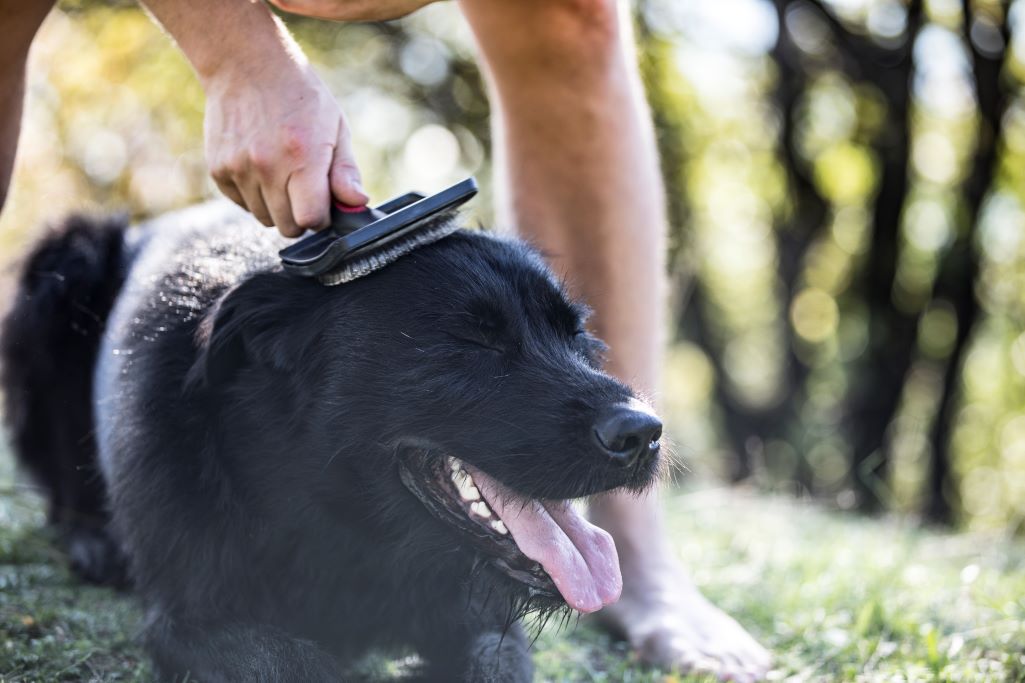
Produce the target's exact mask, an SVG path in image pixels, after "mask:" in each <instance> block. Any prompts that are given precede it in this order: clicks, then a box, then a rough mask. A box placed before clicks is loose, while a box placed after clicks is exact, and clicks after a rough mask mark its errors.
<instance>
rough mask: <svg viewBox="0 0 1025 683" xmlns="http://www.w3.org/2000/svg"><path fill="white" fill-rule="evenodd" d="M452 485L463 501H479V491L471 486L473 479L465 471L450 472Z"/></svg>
mask: <svg viewBox="0 0 1025 683" xmlns="http://www.w3.org/2000/svg"><path fill="white" fill-rule="evenodd" d="M451 476H452V483H453V484H455V485H456V490H457V491H459V497H460V498H462V499H463V500H465V501H468V502H469V501H473V500H480V491H478V490H477V487H476V486H474V484H473V478H471V477H470V474H469V473H468V472H467V471H466V470H457V471H455V472H452V475H451Z"/></svg>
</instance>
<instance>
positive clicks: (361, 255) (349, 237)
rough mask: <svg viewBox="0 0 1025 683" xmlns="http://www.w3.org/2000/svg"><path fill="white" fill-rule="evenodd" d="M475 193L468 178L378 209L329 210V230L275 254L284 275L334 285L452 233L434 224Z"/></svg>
mask: <svg viewBox="0 0 1025 683" xmlns="http://www.w3.org/2000/svg"><path fill="white" fill-rule="evenodd" d="M475 194H477V182H476V181H475V180H474V179H473V178H467V179H466V180H464V181H462V182H460V183H456V184H455V185H453V186H452V187H449V188H447V189H444V190H442V191H441V192H439V193H437V194H432V195H431V196H429V197H425V196H424V195H422V194H419V193H417V192H410V193H408V194H404V195H402V196H401V197H396V198H395V199H392V200H391V201H387V202H385V203H384V204H381V205H380V206H377V207H374V208H371V207H368V206H346V205H345V204H339V203H335V204H334V206H332V207H331V227H329V228H326V229H324V230H321V231H320V232H318V233H315V234H313V235H310V236H309V237H304V238H303V239H301V240H299V241H298V242H296V243H295V244H293V245H291V246H288V247H286V248H284V249H282V250H281V251H280V252H278V256H280V257H281V263H282V265H283V266H284V268H285V270H286V271H288V272H289V273H294V274H295V275H301V276H303V277H315V278H317V280H319V281H320V282H321V283H322V284H325V285H340V284H342V283H343V282H350V281H351V280H355V279H356V278H358V277H363V276H364V275H369V274H370V273H373V272H374V271H377V270H380V269H381V268H383V267H385V266H386V265H388V264H389V263H391V262H392V261H394V260H396V259H398V258H400V257H401V256H404V255H406V254H408V253H409V252H411V251H413V250H414V249H417V248H419V247H422V246H424V245H425V244H430V243H431V242H437V241H438V240H440V239H442V238H443V237H447V236H448V235H451V234H452V233H453V232H455V231H456V229H457V225H456V222H455V221H453V220H435V219H438V218H439V217H441V214H444V213H445V212H447V211H451V210H452V209H454V208H456V207H457V206H459V205H460V204H463V203H464V202H466V201H467V200H469V199H470V198H471V197H473V196H474V195H475Z"/></svg>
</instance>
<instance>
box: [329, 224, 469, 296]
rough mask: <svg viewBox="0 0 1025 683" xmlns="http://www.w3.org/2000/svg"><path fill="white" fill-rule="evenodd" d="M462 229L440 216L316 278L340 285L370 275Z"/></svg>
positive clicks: (331, 284)
mask: <svg viewBox="0 0 1025 683" xmlns="http://www.w3.org/2000/svg"><path fill="white" fill-rule="evenodd" d="M458 229H459V225H458V224H457V222H456V221H454V220H441V221H438V222H435V223H434V224H433V225H430V226H428V227H425V228H423V229H421V230H418V231H416V232H415V233H413V234H410V235H407V236H406V237H404V238H402V239H399V240H396V241H395V242H391V243H389V244H387V245H385V246H384V247H382V248H381V249H380V250H377V251H370V252H368V253H366V254H361V255H359V256H358V257H355V258H353V259H352V260H351V261H347V262H344V263H342V265H341V267H339V268H338V269H337V270H334V271H331V272H330V273H324V274H323V275H318V276H317V280H319V281H320V283H321V284H323V285H327V286H328V287H331V286H334V285H340V284H343V283H345V282H352V281H353V280H355V279H356V278H360V277H363V276H364V275H370V273H373V272H376V271H378V270H380V269H381V268H384V267H385V266H386V265H388V264H389V263H392V262H393V261H395V260H396V259H398V258H401V257H402V256H405V255H406V254H408V253H409V252H411V251H413V250H414V249H419V248H420V247H422V246H425V245H427V244H431V243H432V242H437V241H438V240H440V239H441V238H443V237H447V236H449V235H451V234H452V233H453V232H455V231H456V230H458Z"/></svg>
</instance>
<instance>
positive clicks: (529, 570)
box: [399, 451, 623, 612]
mask: <svg viewBox="0 0 1025 683" xmlns="http://www.w3.org/2000/svg"><path fill="white" fill-rule="evenodd" d="M399 471H400V475H401V478H402V482H403V483H404V484H405V486H406V488H408V489H409V490H410V491H411V492H412V493H413V494H414V495H415V496H416V497H417V498H419V499H420V501H421V502H422V503H423V504H424V506H426V507H427V509H428V510H429V511H430V512H431V513H432V514H434V516H435V517H438V518H439V519H441V520H442V521H443V522H445V523H447V524H450V525H452V526H454V527H456V528H457V529H459V530H460V531H461V532H462V533H463V535H464V536H465V537H466V538H467V540H468V541H470V542H471V543H472V544H473V545H474V546H475V547H476V548H477V549H478V550H479V551H480V552H481V553H482V554H483V555H484V557H486V558H487V561H489V562H490V563H491V564H492V565H493V566H494V567H495V568H496V569H498V570H499V571H501V572H503V573H504V574H506V575H508V576H509V577H511V578H513V579H515V580H516V581H518V582H520V583H522V584H524V585H526V586H527V587H528V588H529V589H530V593H531V596H532V597H546V598H554V599H557V598H559V596H561V598H562V599H563V600H565V601H566V603H567V604H568V605H569V606H570V607H572V608H573V609H576V610H578V611H580V612H594V611H596V610H599V609H601V608H602V607H603V606H605V605H608V604H611V603H613V602H615V601H616V600H617V599H619V594H620V591H621V590H622V584H623V582H622V577H621V575H620V572H619V557H618V556H617V555H616V546H615V544H614V543H613V541H612V538H611V537H610V536H609V535H608V534H607V533H606V532H604V531H602V530H601V529H599V528H598V527H596V526H594V525H593V524H591V523H590V522H588V521H587V520H586V519H584V517H583V516H582V515H581V514H580V513H579V512H577V511H576V510H575V509H574V508H573V506H572V505H571V503H570V501H566V500H557V501H548V500H546V501H541V500H530V499H526V500H525V499H523V498H522V497H521V496H517V495H515V494H514V493H512V492H511V491H510V490H509V489H508V488H506V487H505V486H503V485H502V484H501V483H500V482H498V481H496V480H495V479H494V478H492V477H490V476H488V475H487V474H485V473H484V472H481V471H480V470H479V469H476V468H474V467H471V466H470V465H467V464H465V463H463V462H462V461H460V460H459V459H457V458H454V457H451V456H449V457H438V456H437V454H436V453H432V452H429V451H419V452H417V453H416V454H415V455H413V456H412V457H407V458H403V459H402V461H401V465H400V468H399Z"/></svg>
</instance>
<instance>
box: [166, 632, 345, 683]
mask: <svg viewBox="0 0 1025 683" xmlns="http://www.w3.org/2000/svg"><path fill="white" fill-rule="evenodd" d="M146 645H147V649H148V650H149V652H150V654H151V655H152V656H153V660H154V663H155V664H156V668H157V673H158V676H159V679H160V680H161V681H186V680H188V681H193V680H196V681H201V682H202V683H235V682H236V681H238V682H239V683H241V682H243V681H245V682H249V681H253V682H254V683H256V682H258V683H285V682H292V681H295V682H296V683H306V682H307V681H309V682H310V683H314V682H315V683H327V682H329V681H330V682H331V683H335V682H337V681H341V680H342V675H341V671H340V669H339V668H338V664H337V662H336V661H335V660H334V658H333V657H331V656H330V655H329V654H327V653H326V652H324V651H323V650H321V649H320V648H319V647H317V645H316V644H315V643H312V642H310V641H308V640H301V639H298V638H294V637H292V636H290V635H288V634H287V633H285V632H283V631H281V630H280V629H276V628H272V627H269V626H263V625H256V624H243V623H222V624H206V625H202V626H199V625H190V626H184V625H182V624H181V623H177V622H175V621H172V620H171V619H169V618H167V617H165V616H159V617H157V618H155V619H151V620H150V622H149V624H148V625H147V628H146Z"/></svg>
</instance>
